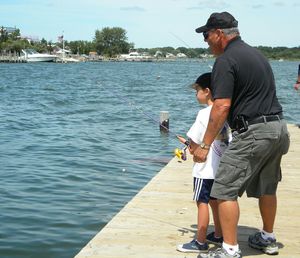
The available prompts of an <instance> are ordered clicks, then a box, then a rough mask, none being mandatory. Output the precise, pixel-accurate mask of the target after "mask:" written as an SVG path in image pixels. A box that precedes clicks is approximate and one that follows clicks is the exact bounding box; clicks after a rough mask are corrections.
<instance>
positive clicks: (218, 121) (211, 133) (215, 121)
mask: <svg viewBox="0 0 300 258" xmlns="http://www.w3.org/2000/svg"><path fill="white" fill-rule="evenodd" d="M230 106H231V99H216V100H215V101H214V104H213V107H212V110H211V112H210V116H209V122H208V126H207V129H206V132H205V135H204V138H203V143H205V145H209V146H210V145H211V144H212V142H213V141H214V139H215V138H216V136H217V135H218V133H219V132H220V130H221V128H222V127H223V125H224V123H225V121H226V118H227V116H228V114H229V110H230ZM208 151H209V149H206V148H201V147H200V145H198V144H197V148H196V149H195V150H194V154H193V155H194V162H199V163H201V162H205V161H206V157H207V154H208Z"/></svg>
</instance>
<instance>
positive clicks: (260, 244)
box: [248, 232, 278, 254]
mask: <svg viewBox="0 0 300 258" xmlns="http://www.w3.org/2000/svg"><path fill="white" fill-rule="evenodd" d="M248 245H249V246H250V247H252V248H255V249H259V250H261V251H263V252H264V253H266V254H278V245H277V243H276V239H272V238H268V239H267V240H264V239H263V238H262V236H261V233H260V232H256V233H255V234H253V235H251V236H249V238H248Z"/></svg>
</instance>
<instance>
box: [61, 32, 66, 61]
mask: <svg viewBox="0 0 300 258" xmlns="http://www.w3.org/2000/svg"><path fill="white" fill-rule="evenodd" d="M62 44H63V60H62V61H63V63H64V62H65V40H64V31H63V32H62Z"/></svg>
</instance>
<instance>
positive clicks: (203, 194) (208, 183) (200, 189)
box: [193, 177, 215, 203]
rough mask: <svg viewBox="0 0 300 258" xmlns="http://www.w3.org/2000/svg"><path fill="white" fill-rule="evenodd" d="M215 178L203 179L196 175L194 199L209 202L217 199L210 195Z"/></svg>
mask: <svg viewBox="0 0 300 258" xmlns="http://www.w3.org/2000/svg"><path fill="white" fill-rule="evenodd" d="M213 183H214V179H203V178H197V177H194V197H193V200H195V201H197V202H203V203H208V202H209V200H210V199H215V198H212V197H210V191H211V188H212V185H213Z"/></svg>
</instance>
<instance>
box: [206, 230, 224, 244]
mask: <svg viewBox="0 0 300 258" xmlns="http://www.w3.org/2000/svg"><path fill="white" fill-rule="evenodd" d="M206 240H207V242H209V243H212V244H215V245H218V246H221V245H222V243H223V237H215V232H211V233H209V234H208V235H207V236H206Z"/></svg>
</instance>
